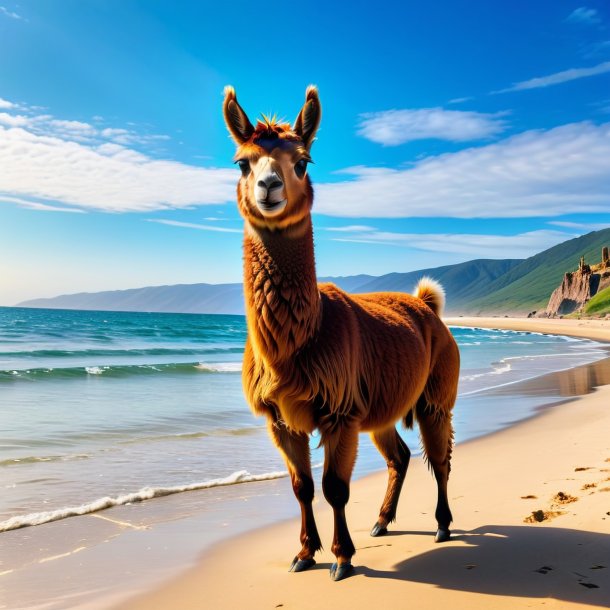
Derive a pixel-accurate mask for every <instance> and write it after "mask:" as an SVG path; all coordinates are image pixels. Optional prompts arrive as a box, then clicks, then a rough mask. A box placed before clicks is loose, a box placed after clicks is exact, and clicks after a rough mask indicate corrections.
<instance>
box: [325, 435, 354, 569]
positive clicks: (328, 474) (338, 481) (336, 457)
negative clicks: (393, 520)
mask: <svg viewBox="0 0 610 610" xmlns="http://www.w3.org/2000/svg"><path fill="white" fill-rule="evenodd" d="M357 449H358V430H357V429H356V428H355V427H348V428H346V427H343V428H340V429H339V430H338V431H336V432H334V433H332V434H331V435H328V436H327V438H326V439H325V441H324V476H323V478H322V489H323V490H324V497H325V498H326V499H327V500H328V503H329V504H330V505H331V506H332V507H333V513H334V520H335V531H334V535H333V544H332V547H331V551H332V552H333V554H334V555H335V557H336V558H337V561H336V563H334V564H333V566H332V567H331V569H330V577H331V578H332V579H333V580H342V579H343V578H347V577H348V576H350V575H351V574H352V572H353V571H354V568H353V566H352V563H351V561H352V556H353V555H354V553H355V552H356V549H355V547H354V543H353V542H352V539H351V536H350V535H349V530H348V529H347V521H346V519H345V505H346V504H347V501H348V500H349V483H350V478H351V476H352V470H353V468H354V462H355V461H356V451H357Z"/></svg>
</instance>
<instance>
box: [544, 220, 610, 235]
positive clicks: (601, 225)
mask: <svg viewBox="0 0 610 610" xmlns="http://www.w3.org/2000/svg"><path fill="white" fill-rule="evenodd" d="M548 224H550V225H553V226H555V227H564V228H566V229H575V230H577V231H581V232H583V233H590V232H591V231H601V230H602V229H609V228H610V222H586V223H585V222H570V221H567V220H551V221H549V223H548Z"/></svg>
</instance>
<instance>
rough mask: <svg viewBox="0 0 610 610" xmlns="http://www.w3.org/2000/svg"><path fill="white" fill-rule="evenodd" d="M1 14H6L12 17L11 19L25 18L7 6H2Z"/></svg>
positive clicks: (0, 8) (0, 7)
mask: <svg viewBox="0 0 610 610" xmlns="http://www.w3.org/2000/svg"><path fill="white" fill-rule="evenodd" d="M0 15H5V16H6V17H10V18H11V19H23V17H22V16H21V15H18V14H17V13H15V12H14V11H10V10H9V9H7V8H6V7H5V6H0Z"/></svg>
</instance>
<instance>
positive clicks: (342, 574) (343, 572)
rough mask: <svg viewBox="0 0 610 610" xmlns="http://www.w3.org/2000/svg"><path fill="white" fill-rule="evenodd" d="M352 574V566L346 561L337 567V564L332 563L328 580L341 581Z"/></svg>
mask: <svg viewBox="0 0 610 610" xmlns="http://www.w3.org/2000/svg"><path fill="white" fill-rule="evenodd" d="M353 573H354V566H353V565H352V564H351V563H350V562H349V561H347V562H346V563H342V564H341V565H339V564H338V563H333V565H332V566H331V568H330V578H331V580H334V581H337V580H343V579H344V578H347V577H348V576H351V575H352V574H353Z"/></svg>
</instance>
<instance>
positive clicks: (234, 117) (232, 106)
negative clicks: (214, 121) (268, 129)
mask: <svg viewBox="0 0 610 610" xmlns="http://www.w3.org/2000/svg"><path fill="white" fill-rule="evenodd" d="M222 112H223V114H224V116H225V123H226V124H227V128H228V129H229V132H230V133H231V135H232V136H233V139H234V140H235V142H236V143H237V145H238V146H241V145H242V144H243V143H244V142H247V141H248V140H249V139H250V136H251V135H252V134H253V133H254V127H252V123H250V119H248V115H247V114H246V113H245V112H244V111H243V108H242V107H241V106H240V105H239V104H238V103H237V97H236V95H235V89H233V87H231V86H230V85H227V86H226V87H225V101H224V102H223V104H222Z"/></svg>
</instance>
